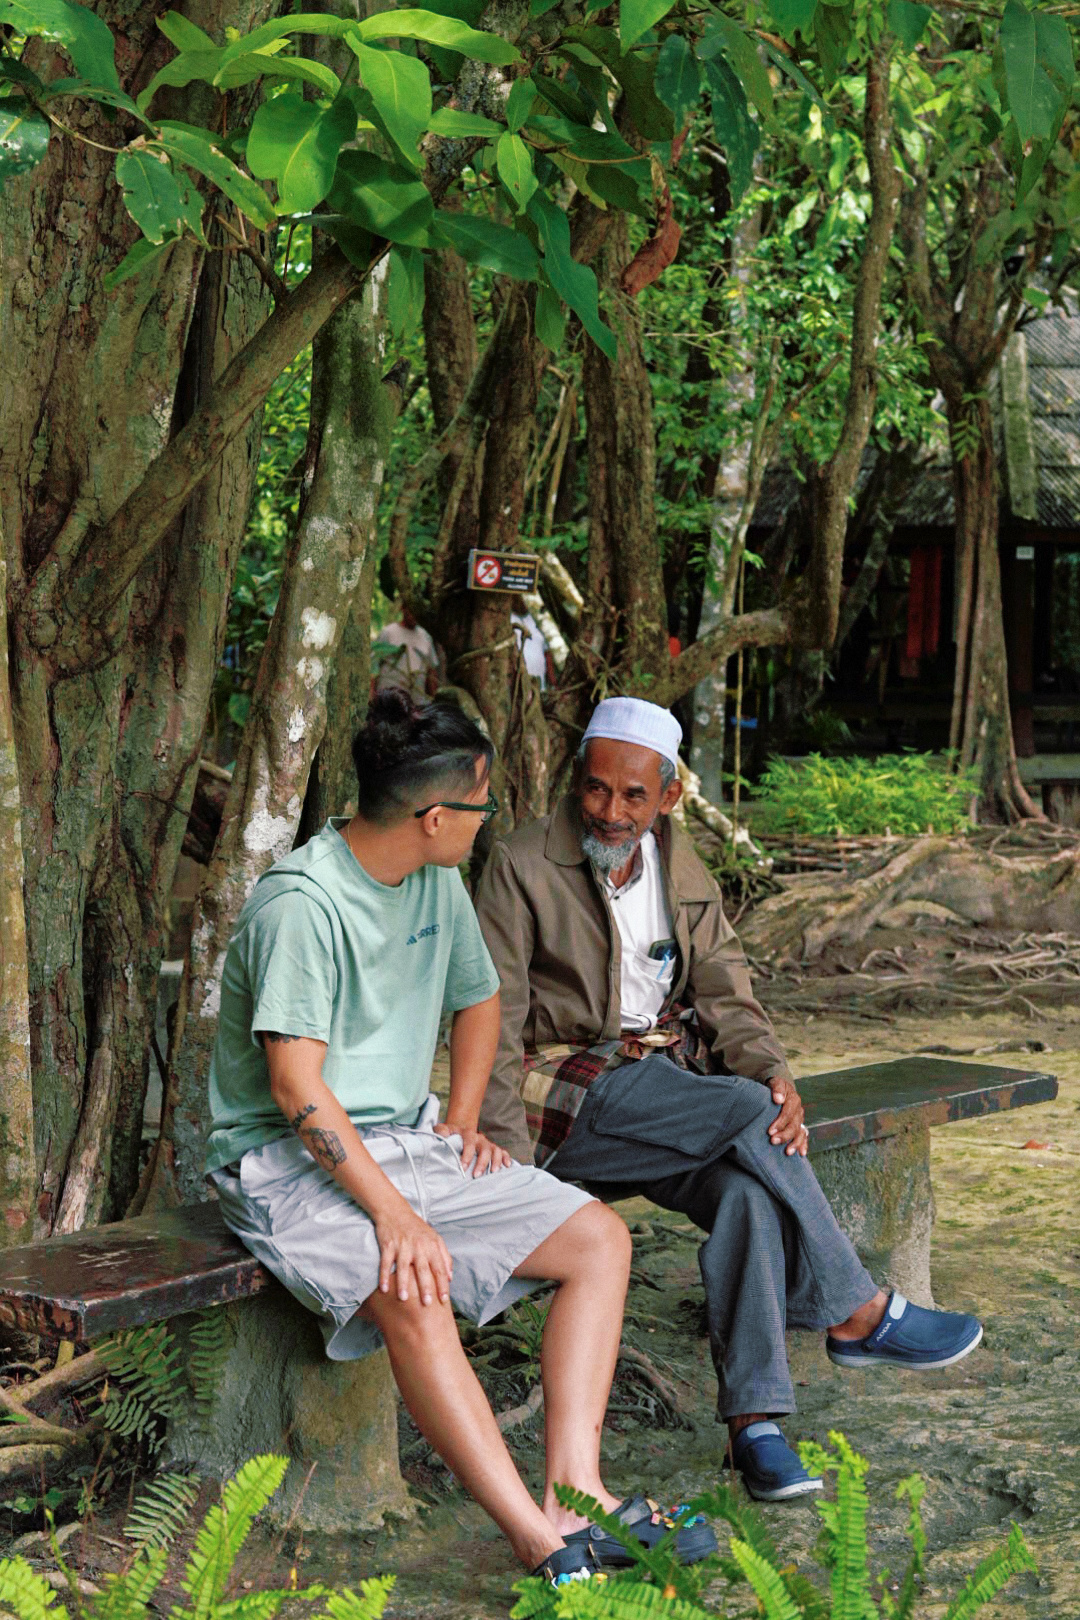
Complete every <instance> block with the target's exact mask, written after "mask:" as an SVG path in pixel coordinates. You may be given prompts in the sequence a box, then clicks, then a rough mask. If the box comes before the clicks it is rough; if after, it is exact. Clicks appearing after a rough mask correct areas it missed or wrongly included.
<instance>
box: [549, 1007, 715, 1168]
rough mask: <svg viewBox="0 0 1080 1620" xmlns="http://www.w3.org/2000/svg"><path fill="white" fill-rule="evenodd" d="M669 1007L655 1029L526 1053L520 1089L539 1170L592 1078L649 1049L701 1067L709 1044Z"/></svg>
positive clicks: (570, 1121) (691, 1022)
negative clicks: (594, 1041) (590, 1042)
mask: <svg viewBox="0 0 1080 1620" xmlns="http://www.w3.org/2000/svg"><path fill="white" fill-rule="evenodd" d="M684 1011H685V1009H684V1008H682V1007H672V1008H671V1010H670V1011H669V1012H668V1013H666V1014H665V1016H664V1017H663V1018H662V1019H661V1020H660V1022H659V1023H658V1024H657V1026H656V1028H655V1029H651V1030H646V1031H645V1032H644V1033H643V1034H640V1035H638V1034H624V1035H622V1036H620V1038H619V1039H618V1040H609V1041H598V1042H597V1043H596V1044H595V1045H593V1046H583V1045H570V1046H567V1045H561V1046H560V1045H547V1046H540V1047H537V1048H536V1050H535V1051H532V1052H526V1053H525V1066H524V1072H525V1078H524V1083H523V1085H522V1089H521V1095H522V1100H523V1101H524V1103H525V1122H526V1124H527V1126H528V1130H529V1140H530V1142H531V1143H532V1148H533V1160H534V1162H535V1163H536V1164H537V1165H539V1166H540V1167H541V1169H542V1168H543V1166H544V1165H545V1164H546V1163H547V1162H548V1160H549V1159H550V1158H552V1157H553V1156H554V1154H555V1153H556V1152H557V1151H558V1149H559V1148H560V1147H561V1146H562V1144H563V1143H564V1142H565V1141H566V1138H567V1137H568V1136H569V1135H570V1132H571V1130H572V1128H573V1124H574V1121H575V1119H576V1118H577V1116H578V1114H579V1113H580V1111H581V1106H582V1104H583V1103H584V1101H585V1094H586V1092H587V1091H588V1089H589V1087H590V1086H591V1085H592V1083H593V1081H594V1080H596V1079H597V1078H598V1077H599V1076H600V1075H602V1074H607V1073H609V1072H610V1071H611V1070H612V1069H618V1068H621V1067H622V1065H623V1064H624V1063H634V1062H636V1061H637V1060H638V1059H639V1058H643V1057H647V1056H648V1054H649V1053H650V1052H656V1051H666V1052H667V1054H668V1056H669V1057H670V1058H671V1060H672V1061H673V1062H674V1063H676V1064H678V1066H679V1068H680V1069H690V1068H696V1067H699V1066H700V1067H701V1068H702V1069H704V1068H705V1066H706V1059H707V1054H708V1046H707V1044H706V1042H705V1040H704V1039H703V1037H702V1035H701V1032H700V1030H699V1029H698V1026H697V1020H696V1019H685V1020H684V1018H683V1014H684Z"/></svg>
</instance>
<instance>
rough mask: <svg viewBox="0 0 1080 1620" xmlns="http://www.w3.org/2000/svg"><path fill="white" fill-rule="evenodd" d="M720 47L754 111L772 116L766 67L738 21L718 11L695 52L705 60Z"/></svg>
mask: <svg viewBox="0 0 1080 1620" xmlns="http://www.w3.org/2000/svg"><path fill="white" fill-rule="evenodd" d="M720 49H723V51H724V53H725V55H726V56H727V58H728V61H729V62H730V64H731V66H732V68H733V69H734V71H735V73H736V74H737V76H738V78H739V79H740V80H741V81H742V86H743V89H744V90H745V92H746V94H747V95H748V96H749V97H750V100H751V101H752V102H753V103H754V106H755V107H756V108H757V110H758V112H759V113H760V114H761V116H762V117H763V118H765V119H772V118H773V117H774V116H775V110H774V106H773V91H772V85H771V84H770V82H769V73H768V69H767V68H766V67H765V64H764V63H763V62H762V60H761V58H760V57H759V55H758V53H757V46H756V45H755V44H754V43H752V41H751V40H750V39H749V38H748V37H747V35H746V34H745V33H744V32H743V30H742V29H741V28H740V27H739V25H738V23H734V22H732V20H731V18H730V17H724V16H722V15H721V14H720V13H719V12H718V13H717V15H716V16H715V17H714V18H713V19H712V22H711V23H710V25H709V29H708V32H707V33H706V35H705V38H704V39H703V40H702V42H701V45H700V46H699V48H698V54H699V56H700V57H701V58H702V60H703V61H707V60H708V59H709V58H710V57H711V56H715V55H716V53H717V51H718V50H720Z"/></svg>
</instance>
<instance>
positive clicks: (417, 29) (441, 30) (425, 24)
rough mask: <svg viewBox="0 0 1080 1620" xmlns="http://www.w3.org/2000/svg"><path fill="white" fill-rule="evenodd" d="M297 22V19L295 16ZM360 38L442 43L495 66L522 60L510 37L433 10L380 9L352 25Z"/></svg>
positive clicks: (475, 59) (507, 65)
mask: <svg viewBox="0 0 1080 1620" xmlns="http://www.w3.org/2000/svg"><path fill="white" fill-rule="evenodd" d="M292 21H293V23H294V24H295V23H296V18H295V17H294V18H293V19H292ZM353 30H354V31H355V32H356V34H357V36H358V37H359V38H360V39H365V40H366V39H422V40H426V41H427V42H428V43H429V44H432V45H442V46H443V47H444V48H445V49H447V50H451V51H460V52H461V54H462V56H468V57H471V58H472V60H473V61H474V62H490V63H491V64H493V65H494V66H495V67H509V65H510V63H511V62H520V61H521V53H520V51H518V50H517V49H516V47H515V46H513V45H511V44H510V42H509V40H505V39H503V38H502V36H501V35H499V34H486V33H482V32H481V31H480V30H479V29H477V28H470V27H469V26H468V24H467V23H463V22H461V21H459V19H458V18H457V17H440V16H438V15H437V14H436V13H435V12H434V11H416V10H410V9H405V10H402V11H381V12H378V13H377V14H376V15H375V16H374V17H365V18H364V19H363V21H362V22H359V23H354V24H350V31H353Z"/></svg>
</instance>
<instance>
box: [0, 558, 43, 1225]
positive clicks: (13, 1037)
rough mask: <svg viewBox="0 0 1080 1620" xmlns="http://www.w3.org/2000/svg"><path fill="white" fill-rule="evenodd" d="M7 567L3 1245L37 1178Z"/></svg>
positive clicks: (0, 894) (1, 721) (27, 1209)
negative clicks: (9, 642)
mask: <svg viewBox="0 0 1080 1620" xmlns="http://www.w3.org/2000/svg"><path fill="white" fill-rule="evenodd" d="M7 630H8V626H7V565H6V564H5V562H4V560H3V558H2V557H0V849H2V850H3V851H4V859H3V861H2V862H0V1079H2V1080H3V1099H2V1102H0V1248H10V1247H12V1245H14V1244H17V1243H24V1242H25V1241H26V1240H27V1238H28V1237H29V1236H30V1233H31V1232H32V1231H33V1219H34V1195H35V1192H36V1183H37V1178H36V1176H35V1174H34V1157H33V1154H32V1153H30V1152H28V1147H29V1144H30V1143H31V1142H32V1141H33V1137H34V1097H33V1087H32V1081H31V1069H30V1003H29V995H28V988H27V972H26V915H25V911H24V908H23V853H22V808H21V804H20V798H19V767H18V763H17V761H16V758H15V729H14V725H13V720H12V709H11V686H10V682H9V679H8V634H7Z"/></svg>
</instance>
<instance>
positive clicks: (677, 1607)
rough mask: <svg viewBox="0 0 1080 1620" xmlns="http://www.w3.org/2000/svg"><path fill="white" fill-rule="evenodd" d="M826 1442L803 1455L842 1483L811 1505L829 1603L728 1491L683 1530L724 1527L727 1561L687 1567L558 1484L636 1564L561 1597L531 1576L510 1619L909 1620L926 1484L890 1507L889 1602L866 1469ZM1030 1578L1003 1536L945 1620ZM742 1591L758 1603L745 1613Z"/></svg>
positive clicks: (904, 1484) (904, 1491)
mask: <svg viewBox="0 0 1080 1620" xmlns="http://www.w3.org/2000/svg"><path fill="white" fill-rule="evenodd" d="M829 1440H830V1443H831V1448H832V1449H829V1450H826V1449H824V1448H823V1447H821V1446H817V1445H813V1444H807V1445H802V1446H800V1447H799V1451H800V1454H801V1456H802V1459H803V1462H804V1463H805V1464H806V1466H807V1467H808V1468H809V1469H810V1470H811V1471H813V1472H816V1473H826V1472H828V1473H835V1474H836V1476H837V1479H836V1500H835V1501H833V1502H819V1503H817V1511H818V1513H819V1515H820V1517H821V1520H822V1532H821V1536H820V1538H819V1540H818V1545H817V1549H816V1557H817V1560H818V1562H819V1563H820V1564H821V1565H822V1566H823V1568H824V1569H825V1570H827V1571H828V1576H829V1590H828V1594H826V1593H825V1592H823V1591H822V1589H821V1588H820V1587H819V1586H817V1585H816V1584H815V1583H814V1582H812V1581H811V1580H810V1579H809V1578H808V1577H807V1576H805V1575H800V1574H799V1573H798V1571H797V1570H794V1569H793V1568H792V1567H791V1566H790V1565H788V1564H787V1563H784V1562H782V1561H781V1558H780V1555H779V1553H778V1552H777V1549H776V1547H775V1545H774V1544H773V1542H772V1540H771V1538H770V1536H769V1532H768V1530H767V1528H766V1527H765V1522H764V1519H763V1518H762V1516H761V1514H760V1513H759V1512H758V1511H757V1510H756V1509H755V1508H752V1507H750V1506H748V1505H747V1504H746V1503H745V1501H744V1500H743V1499H741V1498H740V1497H739V1496H738V1495H737V1494H736V1492H735V1491H733V1490H731V1489H730V1488H729V1487H728V1486H721V1487H720V1488H719V1490H716V1491H710V1492H706V1493H705V1494H703V1495H701V1496H699V1497H696V1498H695V1500H694V1501H693V1502H691V1503H689V1504H688V1506H687V1508H686V1510H685V1512H684V1513H683V1514H682V1515H681V1519H685V1518H687V1517H688V1516H689V1515H691V1514H693V1513H704V1514H705V1515H706V1516H707V1517H709V1518H712V1519H723V1520H725V1521H726V1522H727V1523H728V1524H729V1525H730V1526H731V1528H732V1529H733V1530H734V1531H735V1534H734V1536H733V1537H732V1538H731V1542H730V1553H729V1555H727V1556H724V1555H718V1556H715V1557H713V1558H707V1559H705V1560H704V1561H703V1562H702V1563H700V1564H692V1565H690V1566H689V1567H683V1566H682V1565H680V1564H679V1563H677V1562H676V1560H675V1532H674V1531H673V1532H672V1534H671V1535H669V1536H667V1537H665V1539H664V1540H663V1541H662V1542H661V1543H660V1544H659V1546H657V1547H654V1548H653V1549H652V1550H651V1551H646V1550H645V1549H644V1548H643V1547H642V1545H641V1543H640V1542H638V1541H635V1540H634V1538H633V1537H632V1536H631V1535H630V1534H629V1533H628V1531H627V1530H626V1527H625V1525H623V1524H621V1523H620V1521H619V1520H618V1519H613V1518H611V1517H610V1515H608V1514H606V1513H604V1512H603V1511H602V1510H601V1509H600V1507H599V1504H598V1503H596V1502H594V1501H593V1500H592V1499H591V1498H590V1497H587V1496H584V1495H583V1494H582V1493H581V1492H579V1491H571V1490H566V1489H564V1488H563V1487H562V1486H559V1485H557V1486H556V1487H555V1494H556V1496H557V1497H558V1499H559V1501H560V1502H561V1503H562V1504H563V1505H564V1506H565V1507H570V1508H573V1509H574V1510H575V1511H577V1512H578V1513H584V1514H585V1515H586V1516H587V1517H588V1518H589V1519H591V1520H592V1521H593V1522H594V1523H595V1524H601V1525H603V1527H604V1529H605V1530H608V1531H610V1532H611V1534H612V1535H613V1536H615V1537H616V1539H617V1540H618V1541H619V1542H620V1543H621V1544H622V1545H623V1546H624V1547H625V1548H626V1550H627V1552H628V1553H629V1554H630V1556H631V1557H632V1558H633V1559H634V1567H633V1568H632V1569H629V1570H627V1571H626V1572H625V1574H620V1575H616V1576H612V1577H610V1578H609V1579H608V1580H606V1581H595V1580H594V1581H582V1582H580V1583H573V1584H567V1585H566V1586H560V1587H553V1586H551V1585H550V1584H549V1583H548V1582H547V1581H540V1580H536V1579H534V1578H533V1577H531V1576H530V1577H528V1578H527V1579H525V1580H523V1581H519V1582H518V1583H517V1586H516V1587H515V1588H514V1590H515V1591H516V1592H518V1593H519V1594H520V1596H519V1600H518V1603H517V1605H516V1606H515V1608H514V1609H513V1611H512V1614H513V1616H514V1617H515V1620H647V1617H648V1616H652V1615H656V1616H661V1615H662V1616H665V1617H666V1620H720V1617H721V1616H725V1615H728V1614H732V1615H737V1616H742V1617H745V1616H746V1615H747V1613H748V1612H749V1613H751V1614H753V1613H756V1614H759V1615H762V1616H764V1617H765V1620H913V1617H914V1615H915V1601H916V1598H917V1597H918V1595H919V1581H920V1578H921V1576H922V1573H923V1567H924V1564H925V1559H926V1536H925V1533H924V1531H923V1526H922V1517H921V1515H920V1512H919V1503H920V1502H921V1500H922V1497H923V1491H924V1486H923V1482H922V1480H921V1479H920V1478H919V1476H918V1475H917V1474H912V1475H910V1476H909V1477H908V1478H907V1479H903V1480H901V1482H900V1484H899V1486H898V1487H897V1491H896V1497H897V1500H898V1501H906V1502H907V1504H908V1509H909V1512H908V1536H909V1538H910V1541H911V1557H910V1558H909V1560H908V1565H907V1569H906V1570H905V1572H904V1575H903V1577H902V1578H901V1580H900V1582H899V1585H898V1590H897V1593H896V1595H895V1596H894V1595H893V1593H892V1591H890V1589H889V1588H890V1585H891V1582H892V1577H891V1575H890V1573H889V1571H888V1570H883V1571H882V1573H881V1574H880V1575H879V1576H877V1577H876V1578H875V1577H873V1576H872V1575H871V1574H870V1569H869V1560H870V1549H869V1546H868V1543H867V1537H866V1520H867V1512H868V1507H869V1503H868V1500H867V1494H866V1483H865V1480H866V1472H867V1463H866V1459H865V1458H864V1457H860V1456H859V1455H858V1454H857V1453H856V1452H855V1451H853V1450H852V1448H851V1447H850V1446H849V1445H848V1443H847V1441H846V1440H845V1439H844V1436H843V1435H842V1434H836V1433H832V1434H830V1435H829ZM1035 1568H1036V1565H1035V1560H1034V1559H1033V1558H1032V1556H1031V1552H1030V1550H1029V1548H1028V1545H1027V1542H1026V1541H1025V1540H1024V1536H1023V1533H1022V1531H1021V1530H1020V1527H1019V1525H1016V1524H1013V1525H1010V1527H1009V1535H1008V1540H1007V1541H1006V1542H1005V1544H1004V1546H1002V1547H999V1548H998V1549H997V1550H996V1551H995V1552H992V1553H991V1554H990V1556H989V1557H988V1558H984V1559H983V1561H982V1563H981V1564H980V1565H979V1567H978V1568H977V1569H976V1571H975V1573H974V1574H973V1575H972V1576H970V1577H969V1579H968V1580H967V1581H966V1582H965V1584H964V1586H963V1587H962V1589H961V1590H960V1591H959V1592H958V1593H957V1595H956V1597H955V1598H954V1599H953V1601H952V1603H951V1604H950V1605H949V1607H948V1609H947V1611H946V1613H945V1617H944V1620H972V1617H973V1616H974V1615H976V1614H977V1613H978V1611H979V1610H980V1609H981V1608H982V1606H983V1605H984V1604H985V1603H989V1601H990V1599H991V1598H992V1597H994V1596H995V1595H996V1594H997V1593H998V1592H1000V1591H1001V1588H1002V1587H1003V1586H1004V1585H1005V1584H1006V1582H1007V1581H1009V1580H1010V1579H1011V1578H1012V1576H1013V1575H1018V1574H1019V1573H1020V1572H1021V1571H1022V1570H1032V1571H1034V1570H1035ZM718 1576H723V1577H724V1578H725V1579H726V1580H727V1582H728V1584H729V1588H730V1589H731V1598H732V1603H733V1604H734V1608H733V1609H732V1608H729V1607H728V1604H727V1602H726V1601H725V1599H726V1596H727V1594H725V1598H724V1599H721V1605H722V1606H721V1607H720V1608H715V1607H712V1606H710V1607H708V1608H706V1607H705V1606H704V1605H703V1603H702V1601H701V1595H702V1593H703V1592H704V1591H705V1589H706V1588H707V1587H709V1586H711V1585H712V1584H713V1583H714V1582H715V1581H716V1579H717V1577H718ZM746 1586H749V1587H750V1588H751V1590H752V1592H753V1595H754V1598H755V1600H756V1603H755V1607H754V1608H753V1609H751V1610H749V1611H748V1610H747V1607H746V1592H745V1587H746ZM875 1587H876V1588H877V1591H876V1593H875V1591H874V1588H875Z"/></svg>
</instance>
